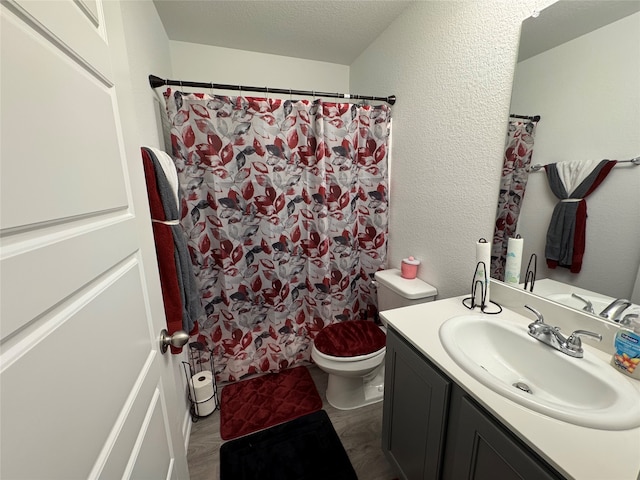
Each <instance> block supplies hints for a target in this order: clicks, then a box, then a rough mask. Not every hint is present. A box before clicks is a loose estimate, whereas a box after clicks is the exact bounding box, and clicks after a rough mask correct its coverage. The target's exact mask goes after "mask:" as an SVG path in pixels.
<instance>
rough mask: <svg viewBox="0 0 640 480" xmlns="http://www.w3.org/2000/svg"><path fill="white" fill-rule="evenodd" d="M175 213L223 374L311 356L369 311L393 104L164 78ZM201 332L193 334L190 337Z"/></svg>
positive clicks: (235, 375) (382, 235)
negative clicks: (332, 327)
mask: <svg viewBox="0 0 640 480" xmlns="http://www.w3.org/2000/svg"><path fill="white" fill-rule="evenodd" d="M165 99H166V103H167V112H168V116H169V120H170V123H171V142H172V149H173V157H174V160H175V162H176V166H177V169H178V174H179V178H180V184H181V187H182V189H183V190H184V193H185V198H186V200H185V202H183V206H182V213H181V224H182V226H183V228H184V230H185V232H186V235H187V236H188V246H189V250H190V253H191V256H192V261H193V264H194V270H195V272H196V280H197V283H198V285H199V288H200V292H201V296H202V302H203V306H204V308H205V311H206V313H207V315H206V320H205V321H204V322H203V324H201V325H200V334H199V335H198V337H197V340H196V342H195V343H196V345H201V346H202V347H203V349H204V351H205V352H207V351H211V352H212V354H213V356H214V365H215V374H216V378H217V379H218V380H220V381H234V380H237V379H239V378H241V377H243V376H246V375H250V374H255V373H260V372H268V371H277V370H279V369H283V368H287V367H289V366H291V365H293V364H296V363H299V362H302V361H307V360H309V358H310V349H311V342H312V341H313V338H314V337H315V335H316V334H317V333H318V332H319V331H320V330H321V329H322V328H323V327H324V326H326V325H328V324H330V323H334V322H341V321H348V320H353V319H359V318H363V317H371V316H372V315H371V314H372V312H375V291H373V290H372V288H373V287H372V283H371V280H372V277H373V274H374V273H375V272H376V271H377V270H379V269H380V268H382V266H383V265H384V262H385V259H386V244H387V242H386V240H387V207H388V197H387V193H388V179H387V157H388V150H389V145H388V138H389V132H390V126H391V125H390V122H391V116H390V113H391V112H390V109H389V107H387V106H375V107H373V106H360V105H352V104H347V103H326V102H322V101H319V100H318V101H315V102H310V101H307V100H301V101H296V102H293V101H283V100H279V99H265V98H254V97H227V96H213V95H207V94H201V93H198V94H190V93H184V92H179V91H172V90H171V89H167V91H166V92H165ZM194 340H195V339H194Z"/></svg>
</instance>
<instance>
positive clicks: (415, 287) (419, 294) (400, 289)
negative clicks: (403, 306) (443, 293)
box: [375, 268, 438, 300]
mask: <svg viewBox="0 0 640 480" xmlns="http://www.w3.org/2000/svg"><path fill="white" fill-rule="evenodd" d="M375 277H376V280H377V281H378V282H380V283H381V284H382V285H384V286H385V287H387V288H389V289H391V290H393V291H394V292H396V293H397V294H398V295H402V296H403V297H404V298H407V299H409V300H415V299H418V298H426V297H435V296H436V295H437V294H438V290H437V289H436V287H434V286H433V285H429V284H428V283H427V282H424V281H422V280H420V279H419V278H414V279H411V280H408V279H406V278H402V276H400V270H398V269H397V268H390V269H388V270H380V271H379V272H376V274H375Z"/></svg>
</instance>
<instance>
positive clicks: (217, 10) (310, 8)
mask: <svg viewBox="0 0 640 480" xmlns="http://www.w3.org/2000/svg"><path fill="white" fill-rule="evenodd" d="M411 3H413V2H409V1H400V0H398V1H382V0H375V1H374V0H369V1H367V0H359V1H353V0H349V1H347V0H343V1H317V0H315V1H314V0H288V1H275V0H262V1H248V0H247V1H245V0H235V1H219V0H154V4H155V6H156V9H157V11H158V14H159V15H160V18H161V20H162V23H163V25H164V28H165V30H166V32H167V36H168V37H169V39H170V40H178V41H182V42H192V43H201V44H205V45H214V46H218V47H227V48H236V49H239V50H248V51H254V52H260V53H271V54H274V55H283V56H287V57H297V58H306V59H309V60H318V61H323V62H330V63H337V64H341V65H350V64H351V63H352V62H353V61H354V60H355V59H356V58H357V57H358V56H359V55H360V53H362V52H363V51H364V50H365V49H366V48H367V46H368V45H369V44H370V43H371V42H373V41H374V40H375V39H376V38H377V37H378V36H379V35H380V34H381V33H382V32H383V31H384V30H385V29H386V28H387V27H388V26H389V24H391V22H393V21H394V20H395V19H396V18H397V17H398V15H400V13H402V11H403V10H404V9H405V8H407V6H409V5H410V4H411Z"/></svg>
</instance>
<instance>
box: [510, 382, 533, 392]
mask: <svg viewBox="0 0 640 480" xmlns="http://www.w3.org/2000/svg"><path fill="white" fill-rule="evenodd" d="M513 386H514V387H516V388H517V389H518V390H522V391H523V392H527V393H531V389H530V388H529V385H527V384H526V383H524V382H516V383H514V384H513Z"/></svg>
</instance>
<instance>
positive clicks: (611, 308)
mask: <svg viewBox="0 0 640 480" xmlns="http://www.w3.org/2000/svg"><path fill="white" fill-rule="evenodd" d="M630 306H631V302H630V301H629V300H626V299H624V298H616V299H615V300H614V301H613V302H611V303H610V304H609V305H607V306H606V307H605V308H604V310H602V311H601V312H600V316H601V317H604V318H606V319H608V320H611V321H612V322H619V321H620V316H621V314H622V312H623V311H624V310H626V309H627V308H628V307H630Z"/></svg>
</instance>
